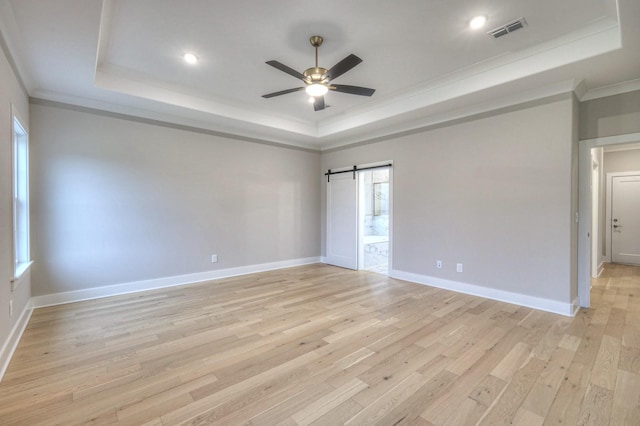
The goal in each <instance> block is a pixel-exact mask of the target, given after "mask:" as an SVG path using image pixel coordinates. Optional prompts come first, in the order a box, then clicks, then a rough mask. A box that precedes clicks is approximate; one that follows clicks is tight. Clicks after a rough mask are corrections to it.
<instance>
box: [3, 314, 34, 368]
mask: <svg viewBox="0 0 640 426" xmlns="http://www.w3.org/2000/svg"><path fill="white" fill-rule="evenodd" d="M32 312H33V308H32V305H31V303H30V302H29V303H27V305H26V306H25V307H24V309H23V310H22V313H21V314H20V318H18V321H16V323H15V325H14V326H13V328H12V329H11V332H10V333H9V337H8V338H7V340H6V341H5V342H4V345H2V349H0V381H2V378H3V377H4V373H5V372H6V371H7V367H9V362H10V361H11V358H12V357H13V353H14V352H15V350H16V348H17V347H18V343H19V342H20V339H21V338H22V333H24V330H25V328H27V324H28V323H29V319H30V318H31V313H32Z"/></svg>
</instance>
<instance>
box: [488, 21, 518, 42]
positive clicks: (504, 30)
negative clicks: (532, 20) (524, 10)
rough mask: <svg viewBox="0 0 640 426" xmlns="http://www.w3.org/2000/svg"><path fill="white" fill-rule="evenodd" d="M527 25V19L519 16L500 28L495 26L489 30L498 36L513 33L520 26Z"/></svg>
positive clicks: (490, 33)
mask: <svg viewBox="0 0 640 426" xmlns="http://www.w3.org/2000/svg"><path fill="white" fill-rule="evenodd" d="M526 25H527V21H525V19H524V18H518V19H516V20H515V21H511V22H509V23H508V24H505V25H502V26H500V27H498V28H494V29H492V30H491V31H489V32H487V34H489V35H490V36H491V37H493V38H498V37H502V36H504V35H507V34H509V33H512V32H514V31H516V30H519V29H520V28H524V27H525V26H526Z"/></svg>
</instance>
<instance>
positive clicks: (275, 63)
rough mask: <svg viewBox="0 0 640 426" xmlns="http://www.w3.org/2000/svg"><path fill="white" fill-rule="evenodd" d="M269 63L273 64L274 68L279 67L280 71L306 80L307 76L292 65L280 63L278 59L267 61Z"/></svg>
mask: <svg viewBox="0 0 640 426" xmlns="http://www.w3.org/2000/svg"><path fill="white" fill-rule="evenodd" d="M267 64H269V65H271V66H272V67H274V68H277V69H279V70H280V71H283V72H286V73H287V74H289V75H292V76H294V77H295V78H299V79H300V80H303V81H304V80H305V76H304V75H302V74H300V73H299V72H298V71H296V70H294V69H293V68H291V67H288V66H286V65H285V64H283V63H280V62H278V61H267Z"/></svg>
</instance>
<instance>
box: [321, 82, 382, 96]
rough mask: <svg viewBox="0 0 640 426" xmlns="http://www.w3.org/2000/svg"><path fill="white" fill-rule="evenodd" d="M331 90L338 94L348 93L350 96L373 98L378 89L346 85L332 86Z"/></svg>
mask: <svg viewBox="0 0 640 426" xmlns="http://www.w3.org/2000/svg"><path fill="white" fill-rule="evenodd" d="M330 89H331V90H335V91H336V92H341V93H348V94H350V95H360V96H371V95H373V92H375V91H376V89H369V88H368V87H360V86H349V85H346V84H332V85H331V87H330Z"/></svg>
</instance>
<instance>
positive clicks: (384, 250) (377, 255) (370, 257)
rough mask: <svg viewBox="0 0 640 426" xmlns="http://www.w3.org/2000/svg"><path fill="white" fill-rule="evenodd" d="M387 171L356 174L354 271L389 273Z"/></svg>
mask: <svg viewBox="0 0 640 426" xmlns="http://www.w3.org/2000/svg"><path fill="white" fill-rule="evenodd" d="M389 172H390V169H389V168H383V169H374V170H365V171H362V172H359V173H358V178H359V185H358V188H359V190H358V199H359V203H358V204H359V209H358V210H359V212H360V214H359V226H358V229H359V238H358V252H359V256H358V269H364V270H367V271H371V272H377V273H380V274H388V273H389V223H390V220H389V219H390V198H391V194H390V186H389Z"/></svg>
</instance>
